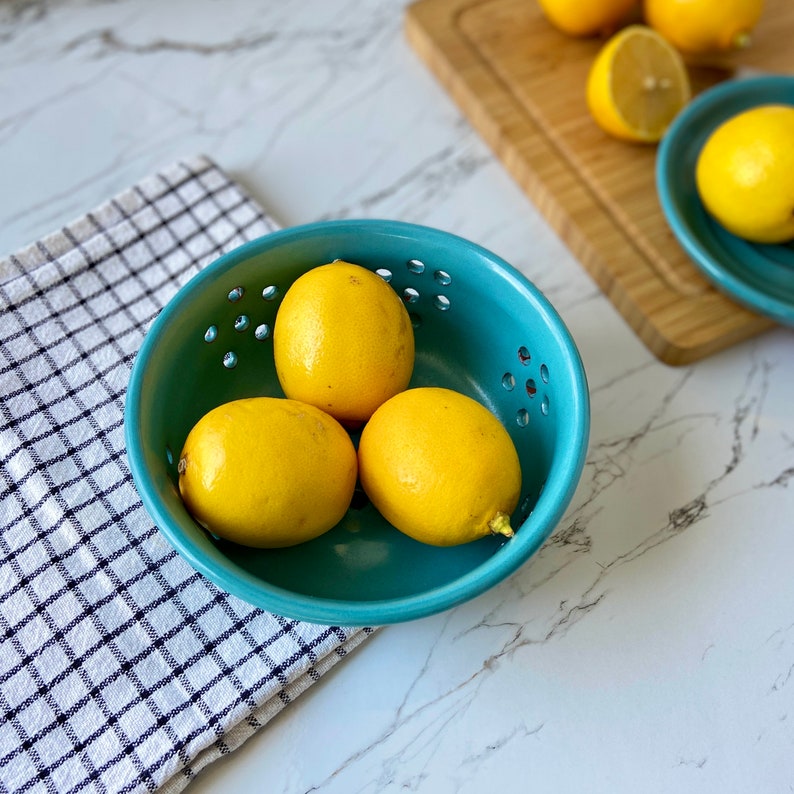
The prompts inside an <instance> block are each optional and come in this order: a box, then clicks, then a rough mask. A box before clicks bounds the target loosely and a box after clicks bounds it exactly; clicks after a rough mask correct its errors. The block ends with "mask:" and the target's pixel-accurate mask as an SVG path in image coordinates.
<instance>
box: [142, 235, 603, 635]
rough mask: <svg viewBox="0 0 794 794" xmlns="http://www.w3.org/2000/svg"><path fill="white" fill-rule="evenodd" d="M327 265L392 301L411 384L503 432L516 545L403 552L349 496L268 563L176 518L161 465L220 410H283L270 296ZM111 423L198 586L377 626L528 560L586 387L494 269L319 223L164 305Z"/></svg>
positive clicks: (170, 479) (549, 326)
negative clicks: (123, 431) (248, 399)
mask: <svg viewBox="0 0 794 794" xmlns="http://www.w3.org/2000/svg"><path fill="white" fill-rule="evenodd" d="M334 259H345V260H348V261H351V262H355V263H356V264H360V265H363V266H365V267H368V268H370V269H372V270H377V271H380V272H381V274H382V275H383V276H384V277H385V278H386V279H387V280H389V282H390V283H391V285H392V286H393V287H394V289H395V290H396V291H397V292H398V293H399V294H400V295H401V296H403V299H404V300H405V301H406V305H407V308H408V310H409V312H410V313H411V316H412V319H413V322H414V329H415V338H416V350H417V357H416V366H415V370H414V376H413V380H412V382H411V385H412V386H420V385H442V386H447V387H450V388H453V389H457V390H459V391H461V392H464V393H467V394H469V395H471V396H472V397H475V398H477V399H479V400H480V401H481V402H483V403H485V404H486V405H487V406H488V407H489V408H491V410H493V411H494V413H496V414H497V416H499V418H500V419H501V420H502V422H503V423H504V425H505V426H506V427H507V429H508V431H509V432H510V433H511V435H512V437H513V440H514V441H515V443H516V447H517V449H518V451H519V457H520V460H521V467H522V476H523V488H522V497H521V500H520V504H519V507H518V509H517V511H516V514H515V515H514V516H513V525H514V527H518V528H519V531H518V533H517V535H516V537H515V538H513V539H512V540H511V541H508V542H506V541H504V539H497V538H490V537H489V538H484V539H483V540H481V541H477V542H475V543H471V544H466V545H464V546H459V547H454V548H446V549H438V548H434V547H431V546H427V545H424V544H420V543H417V542H416V541H413V540H411V539H410V538H408V537H406V536H405V535H403V534H402V533H399V532H397V531H396V530H395V529H394V528H393V527H391V526H390V525H389V524H388V523H387V522H386V521H385V520H384V519H382V518H381V517H380V515H379V514H378V513H377V511H375V509H374V508H373V507H372V505H370V504H369V503H368V501H367V499H366V497H365V496H364V495H363V493H360V492H357V494H356V497H355V498H354V501H353V504H352V506H351V508H350V510H348V512H347V515H346V516H345V518H344V519H343V520H342V521H341V522H340V524H339V525H337V526H336V527H335V528H334V529H332V530H331V531H330V532H328V533H326V534H325V535H323V536H322V537H320V538H317V539H316V540H313V541H311V542H309V543H305V544H301V545H299V546H294V547H291V548H286V549H278V550H256V549H249V548H244V547H241V546H237V545H235V544H231V543H226V542H224V541H221V540H218V539H216V538H213V537H212V536H210V535H209V534H208V533H207V532H206V531H205V530H203V529H202V528H201V527H199V526H198V525H197V524H196V523H195V522H194V521H193V520H192V519H191V517H190V516H189V515H188V513H187V512H186V510H185V508H184V506H183V504H182V501H181V499H180V497H179V495H178V492H177V487H176V482H177V470H176V466H177V461H178V458H179V453H180V450H181V448H182V444H183V442H184V440H185V438H186V436H187V434H188V431H189V430H190V429H191V427H192V426H193V425H194V424H195V422H196V421H197V420H198V419H199V418H200V417H201V416H202V415H203V414H204V413H206V412H207V411H208V410H209V409H210V408H212V407H214V406H216V405H218V404H220V403H222V402H225V401H227V400H232V399H236V398H239V397H245V396H254V395H271V396H282V395H283V392H282V391H281V388H280V386H279V383H278V379H277V377H276V373H275V368H274V364H273V354H272V328H273V324H274V321H275V316H276V312H277V309H278V306H279V303H280V300H281V297H282V296H283V295H284V293H285V292H286V290H287V288H288V287H289V286H290V284H291V283H292V282H293V281H294V280H295V279H296V278H297V277H298V276H299V275H300V274H301V273H303V272H305V271H306V270H307V269H309V268H311V267H314V266H316V265H319V264H323V263H325V262H330V261H332V260H334ZM127 425H128V427H127V434H128V450H129V455H130V461H131V467H132V469H133V475H134V477H135V480H136V484H137V485H138V488H139V491H140V492H141V495H142V497H143V500H144V503H145V505H146V507H147V509H148V510H149V512H150V513H151V514H152V516H153V517H154V519H155V521H156V523H157V524H158V526H159V527H160V529H161V530H162V531H163V532H164V533H165V534H166V535H167V536H168V537H169V539H170V540H171V542H172V543H173V544H174V545H175V546H176V547H177V548H178V549H179V550H180V552H181V553H183V554H184V555H185V556H187V557H188V559H189V560H190V561H191V562H192V563H193V565H194V566H195V567H197V568H198V569H199V570H201V571H202V572H204V573H205V574H206V575H207V576H208V577H210V578H212V579H214V580H215V581H216V582H217V583H218V584H220V585H221V586H222V587H224V589H226V590H229V591H231V592H233V593H236V594H237V595H239V596H241V597H243V598H245V599H246V600H249V601H251V602H252V603H256V604H258V605H260V606H262V607H264V608H268V609H271V610H272V611H276V612H279V613H280V614H285V615H287V616H291V617H298V618H301V619H307V620H318V621H321V622H347V623H362V622H363V623H368V622H371V623H374V622H389V621H390V620H392V619H394V620H397V619H404V618H405V617H406V616H408V617H413V616H419V615H421V614H426V613H429V612H432V611H435V610H437V609H440V608H444V607H446V606H450V605H452V604H453V603H456V602H459V601H461V600H463V599H465V598H467V597H471V595H473V594H475V593H476V592H477V591H480V590H484V589H485V588H487V587H488V586H490V585H492V584H494V583H495V582H496V581H498V580H499V579H500V578H502V577H503V576H504V575H506V574H507V573H509V572H510V571H511V570H513V569H515V568H517V567H518V566H519V565H520V564H521V563H522V562H523V561H524V560H525V559H526V558H527V557H529V556H530V555H531V554H532V553H534V551H535V550H537V548H538V547H539V546H540V545H541V543H542V542H543V541H544V540H545V539H546V537H547V536H548V534H549V533H550V532H551V530H552V529H553V526H554V524H555V523H556V521H557V520H559V518H560V517H561V514H562V511H563V510H564V508H565V506H566V504H567V502H568V501H569V499H570V497H571V496H572V493H573V489H574V487H575V485H576V482H577V481H578V478H579V475H580V473H581V467H582V465H583V457H584V452H585V449H586V443H587V431H588V409H587V389H586V384H585V381H584V373H583V370H582V368H581V363H580V361H579V358H578V354H577V353H576V349H575V347H574V346H573V342H572V341H571V340H570V337H569V336H568V334H567V331H566V330H565V328H564V326H562V323H561V321H560V320H559V318H558V317H557V316H556V314H555V312H554V311H553V309H551V307H550V306H549V305H548V304H547V302H546V301H545V299H543V297H542V296H541V295H540V294H539V293H538V292H537V290H535V289H534V288H533V287H532V286H531V285H530V284H529V283H528V282H527V281H526V280H525V279H523V278H522V277H521V276H520V275H519V274H517V273H516V272H515V271H514V270H512V268H510V267H509V266H507V265H506V264H505V263H503V262H502V261H501V260H498V259H497V258H496V257H494V256H493V255H491V254H489V253H488V252H487V251H484V250H483V249H481V248H479V247H477V246H474V245H472V244H470V243H467V242H466V241H463V240H460V239H459V238H455V237H452V236H451V235H446V234H444V233H441V232H438V231H435V230H429V229H424V228H422V227H410V226H408V225H407V224H399V223H389V222H381V223H377V222H374V221H369V222H367V221H361V222H336V223H330V224H329V223H326V224H316V225H312V226H309V227H303V228H299V229H298V230H296V229H291V230H287V231H284V232H277V233H275V234H272V235H269V236H268V237H267V238H263V239H262V240H259V241H255V242H253V243H250V244H248V245H246V246H243V247H242V248H241V249H238V250H236V251H234V252H232V253H231V254H228V255H226V256H225V257H223V258H221V259H220V260H218V261H217V262H216V263H214V264H213V265H211V266H210V267H208V268H207V269H206V270H205V271H203V272H202V273H201V274H199V275H198V276H196V277H195V278H194V279H193V280H192V281H191V282H190V283H189V284H188V285H187V286H186V287H185V288H184V289H183V290H182V291H180V293H179V294H178V295H177V296H176V298H175V299H174V300H173V301H172V302H171V303H170V304H169V305H168V306H167V307H166V308H165V309H164V311H163V312H162V313H161V315H160V317H159V318H158V319H157V321H156V322H155V323H154V325H153V327H152V329H151V330H150V332H149V334H148V335H147V338H146V340H145V343H144V346H143V348H142V349H141V351H140V354H139V356H138V359H137V360H136V363H135V368H134V372H133V377H132V380H131V384H130V391H129V397H128V406H127ZM354 440H355V438H354ZM266 476H267V475H266V472H265V479H266ZM547 493H548V497H546V494H547ZM541 494H543V495H541ZM544 498H547V503H544V502H543V499H544ZM433 594H434V595H433ZM342 604H344V608H343V609H341V613H340V605H342ZM372 604H376V605H380V606H379V607H377V608H375V609H370V608H369V607H368V606H367V605H370V606H371V605H372ZM406 605H410V607H409V608H408V611H407V613H406Z"/></svg>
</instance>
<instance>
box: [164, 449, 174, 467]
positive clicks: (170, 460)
mask: <svg viewBox="0 0 794 794" xmlns="http://www.w3.org/2000/svg"><path fill="white" fill-rule="evenodd" d="M165 459H166V460H167V461H168V465H169V466H171V465H172V464H173V462H174V453H173V452H172V451H171V447H169V446H168V445H166V447H165Z"/></svg>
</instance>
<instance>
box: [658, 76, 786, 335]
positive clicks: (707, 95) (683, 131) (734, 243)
mask: <svg viewBox="0 0 794 794" xmlns="http://www.w3.org/2000/svg"><path fill="white" fill-rule="evenodd" d="M765 104H785V105H794V77H789V76H783V75H776V76H770V77H757V78H750V79H743V80H731V81H727V82H725V83H722V84H720V85H718V86H716V87H714V88H711V89H709V90H707V91H705V92H704V93H702V94H701V95H700V96H698V97H697V98H696V99H694V100H693V101H692V102H691V103H690V104H689V106H688V107H687V108H685V109H684V110H683V111H682V112H681V114H680V115H679V116H678V117H677V118H676V120H675V121H674V122H673V124H672V125H671V127H670V129H669V130H668V131H667V134H666V135H665V137H664V139H663V140H662V142H661V144H660V146H659V151H658V155H657V159H656V186H657V191H658V194H659V201H660V203H661V205H662V209H663V211H664V214H665V217H666V218H667V221H668V223H669V225H670V228H671V229H672V231H673V233H674V234H675V236H676V238H677V239H678V241H679V242H680V243H681V245H682V247H683V248H684V250H685V251H686V252H687V254H688V255H689V257H690V258H691V259H692V261H693V262H694V264H695V265H696V266H697V267H698V268H699V269H700V270H701V272H702V273H703V274H704V275H705V276H706V277H707V278H708V279H710V280H711V282H712V283H713V284H714V285H715V286H716V287H717V288H718V289H720V290H721V291H722V292H724V293H725V294H726V295H728V296H730V297H731V298H733V299H734V300H735V301H736V302H737V303H740V304H742V305H743V306H745V307H747V308H749V309H751V310H753V311H756V312H758V313H759V314H763V315H765V316H767V317H770V318H771V319H773V320H776V321H777V322H779V323H783V324H787V325H794V244H791V243H788V244H785V245H756V244H753V243H749V242H746V241H745V240H742V239H740V238H738V237H736V236H734V235H733V234H730V233H729V232H727V231H726V230H725V229H724V228H723V227H722V226H720V224H718V223H717V222H716V221H715V220H714V219H713V218H711V216H710V215H708V213H707V212H706V210H705V208H704V206H703V204H702V203H701V201H700V197H699V196H698V192H697V187H696V184H695V167H696V165H697V160H698V156H699V155H700V150H701V149H702V148H703V145H704V144H705V142H706V140H707V139H708V137H709V135H710V134H711V133H712V132H713V131H714V130H715V129H716V128H717V127H718V126H719V125H720V124H721V123H722V122H723V121H726V120H727V119H729V118H731V117H732V116H734V115H736V114H737V113H740V112H742V111H744V110H748V109H750V108H752V107H755V106H758V105H765ZM792 145H793V146H794V142H792Z"/></svg>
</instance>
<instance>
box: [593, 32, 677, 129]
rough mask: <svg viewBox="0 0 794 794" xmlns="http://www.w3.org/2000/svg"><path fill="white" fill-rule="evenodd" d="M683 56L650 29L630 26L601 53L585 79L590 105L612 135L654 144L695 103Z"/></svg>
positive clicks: (617, 34)
mask: <svg viewBox="0 0 794 794" xmlns="http://www.w3.org/2000/svg"><path fill="white" fill-rule="evenodd" d="M691 95H692V94H691V88H690V83H689V75H688V73H687V70H686V66H685V65H684V61H683V59H682V57H681V55H680V53H679V52H678V51H677V50H676V49H675V48H674V47H673V46H671V45H670V44H669V43H668V42H667V41H665V39H664V38H663V37H662V36H660V35H659V34H658V33H656V32H655V31H654V30H651V28H649V27H647V26H646V25H629V27H627V28H624V29H623V30H621V31H620V32H619V33H616V34H615V35H614V36H612V38H610V39H609V40H608V41H607V43H606V44H605V45H604V46H603V47H602V48H601V50H600V51H599V53H598V55H597V56H596V58H595V60H594V61H593V64H592V66H591V68H590V73H589V75H588V79H587V106H588V108H589V110H590V114H591V115H592V117H593V119H594V120H595V121H596V123H597V124H598V125H599V127H601V128H602V129H603V130H604V131H605V132H607V133H608V134H609V135H612V136H613V137H615V138H619V139H622V140H626V141H632V142H639V143H656V142H657V141H659V140H661V138H662V135H664V133H665V131H666V130H667V128H668V127H669V126H670V124H671V122H672V121H673V119H674V118H675V117H676V115H678V113H679V111H680V110H681V109H682V108H683V107H684V106H685V105H686V103H687V102H689V100H690V98H691Z"/></svg>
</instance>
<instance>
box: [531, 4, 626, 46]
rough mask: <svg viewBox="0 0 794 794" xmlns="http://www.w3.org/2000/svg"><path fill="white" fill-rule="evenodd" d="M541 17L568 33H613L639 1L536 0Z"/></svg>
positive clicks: (586, 34) (572, 34) (570, 34)
mask: <svg viewBox="0 0 794 794" xmlns="http://www.w3.org/2000/svg"><path fill="white" fill-rule="evenodd" d="M538 3H539V5H540V8H541V10H542V11H543V14H544V15H545V17H546V18H547V19H548V20H549V22H551V24H552V25H554V27H556V28H557V29H558V30H560V31H562V32H563V33H565V34H567V35H569V36H577V37H578V36H595V35H598V34H608V33H613V32H614V31H615V30H617V28H618V27H619V26H620V25H621V23H623V22H624V21H625V20H626V19H627V18H628V17H629V15H630V14H631V12H632V11H633V10H635V9H636V8H638V6H639V0H538Z"/></svg>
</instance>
